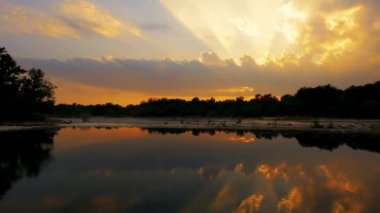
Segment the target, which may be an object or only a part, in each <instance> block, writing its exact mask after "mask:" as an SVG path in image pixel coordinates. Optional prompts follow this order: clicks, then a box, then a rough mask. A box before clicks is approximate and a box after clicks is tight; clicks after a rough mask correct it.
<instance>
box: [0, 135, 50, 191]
mask: <svg viewBox="0 0 380 213" xmlns="http://www.w3.org/2000/svg"><path fill="white" fill-rule="evenodd" d="M56 133H57V129H35V130H25V131H18V132H17V134H15V132H12V131H5V132H0V199H2V198H3V196H4V195H5V193H6V192H7V191H8V190H9V189H10V188H11V187H12V185H13V183H15V182H17V181H18V180H20V179H21V178H23V177H33V176H37V175H38V174H39V173H40V171H41V168H42V167H43V165H44V164H46V163H47V162H48V161H49V160H50V159H51V154H50V153H51V150H52V149H53V138H54V135H55V134H56Z"/></svg>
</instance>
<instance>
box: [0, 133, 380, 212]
mask: <svg viewBox="0 0 380 213" xmlns="http://www.w3.org/2000/svg"><path fill="white" fill-rule="evenodd" d="M379 139H380V138H379V137H378V136H376V135H357V134H355V135H354V134H351V135H347V134H331V133H302V132H282V133H278V132H277V133H276V132H258V131H246V132H219V131H211V130H210V131H204V132H202V131H200V130H192V131H186V130H164V129H138V128H118V129H96V128H87V129H83V128H82V129H72V128H64V129H60V130H57V129H46V130H29V131H19V132H0V181H1V182H0V212H276V211H279V212H377V211H378V210H379V209H380V202H378V198H379V197H380V184H379V183H380V178H379V177H380V155H379V153H380V144H379V143H380V140H379Z"/></svg>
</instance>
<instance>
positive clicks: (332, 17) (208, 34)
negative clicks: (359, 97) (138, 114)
mask: <svg viewBox="0 0 380 213" xmlns="http://www.w3.org/2000/svg"><path fill="white" fill-rule="evenodd" d="M0 46H4V47H6V48H7V50H8V52H9V53H10V54H11V55H12V56H13V57H14V58H15V59H16V60H17V62H18V63H19V64H20V65H21V66H23V67H24V68H31V67H37V68H41V69H42V70H43V71H44V72H45V73H47V76H48V78H49V79H50V80H51V81H52V82H53V83H54V84H56V85H57V86H58V89H57V91H56V100H57V102H58V103H73V102H76V103H82V104H94V103H106V102H113V103H119V104H123V105H124V104H130V103H139V102H140V101H141V100H144V99H147V98H149V97H168V98H174V97H178V98H185V99H189V98H191V97H194V96H198V97H201V98H210V97H215V98H217V99H225V98H235V97H237V96H245V97H246V98H250V97H252V96H253V95H254V94H256V93H272V94H273V95H283V94H286V93H295V92H296V90H297V89H298V88H299V87H302V86H317V85H320V84H328V83H330V84H333V85H336V86H338V87H339V88H346V87H347V86H350V85H353V84H356V85H357V84H365V83H372V82H375V81H377V80H380V70H379V68H380V1H379V0H235V1H231V0H0Z"/></svg>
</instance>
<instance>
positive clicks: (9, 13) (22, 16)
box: [0, 2, 79, 38]
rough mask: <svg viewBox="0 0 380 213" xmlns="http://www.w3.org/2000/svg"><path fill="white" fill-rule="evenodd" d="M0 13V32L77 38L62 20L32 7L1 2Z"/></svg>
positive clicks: (73, 31) (76, 33)
mask: <svg viewBox="0 0 380 213" xmlns="http://www.w3.org/2000/svg"><path fill="white" fill-rule="evenodd" d="M0 13H1V14H0V32H7V33H14V34H39V35H45V36H50V37H54V38H58V37H71V38H79V34H78V32H76V31H75V30H74V29H73V28H71V27H70V26H69V25H67V24H66V23H65V22H64V21H62V20H59V19H56V18H53V17H50V16H48V15H47V14H45V13H43V12H41V11H38V10H35V9H32V8H28V7H24V6H18V5H13V4H9V3H7V2H2V6H1V7H0Z"/></svg>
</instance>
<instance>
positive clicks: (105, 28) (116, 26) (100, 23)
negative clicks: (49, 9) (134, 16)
mask: <svg viewBox="0 0 380 213" xmlns="http://www.w3.org/2000/svg"><path fill="white" fill-rule="evenodd" d="M59 14H60V15H61V16H62V17H63V19H64V20H66V21H67V22H68V23H70V25H72V26H73V27H74V28H75V29H78V30H82V31H86V32H93V33H96V34H99V35H102V36H105V37H115V36H117V35H119V34H120V33H121V32H122V31H123V30H124V29H126V30H127V31H128V32H129V33H131V34H133V35H135V36H140V35H141V32H140V29H138V28H137V27H135V26H133V25H131V24H124V23H123V22H122V21H120V20H118V19H117V18H115V17H113V16H112V14H110V13H109V12H107V11H105V10H103V9H101V8H100V7H99V6H97V5H95V4H94V3H92V2H90V1H88V0H64V1H63V2H62V3H61V5H60V8H59Z"/></svg>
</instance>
